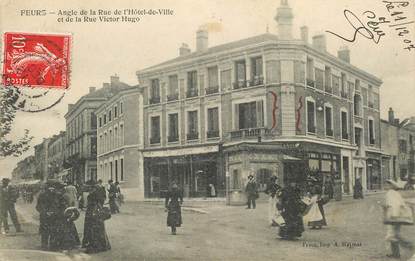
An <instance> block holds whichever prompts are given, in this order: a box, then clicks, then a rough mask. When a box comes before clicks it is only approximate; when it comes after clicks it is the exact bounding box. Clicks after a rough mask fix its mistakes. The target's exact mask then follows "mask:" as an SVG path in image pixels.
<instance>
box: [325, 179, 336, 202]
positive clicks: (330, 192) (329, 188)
mask: <svg viewBox="0 0 415 261" xmlns="http://www.w3.org/2000/svg"><path fill="white" fill-rule="evenodd" d="M324 192H325V194H326V195H327V196H328V197H329V199H333V198H334V181H333V177H332V176H329V177H328V180H327V181H326V183H325V187H324Z"/></svg>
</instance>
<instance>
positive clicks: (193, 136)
mask: <svg viewBox="0 0 415 261" xmlns="http://www.w3.org/2000/svg"><path fill="white" fill-rule="evenodd" d="M186 137H187V140H197V139H199V132H189V133H187V136H186Z"/></svg>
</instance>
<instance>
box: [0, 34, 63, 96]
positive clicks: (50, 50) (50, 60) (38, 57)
mask: <svg viewBox="0 0 415 261" xmlns="http://www.w3.org/2000/svg"><path fill="white" fill-rule="evenodd" d="M3 37H4V56H3V58H4V64H3V84H4V85H6V86H11V85H13V86H17V87H18V86H30V87H33V88H36V87H41V88H57V89H66V88H68V87H69V66H70V53H69V52H70V44H71V35H69V34H61V35H60V34H37V33H14V32H6V33H4V36H3Z"/></svg>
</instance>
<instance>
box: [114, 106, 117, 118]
mask: <svg viewBox="0 0 415 261" xmlns="http://www.w3.org/2000/svg"><path fill="white" fill-rule="evenodd" d="M117 114H118V111H117V106H115V107H114V118H117V117H118V115H117Z"/></svg>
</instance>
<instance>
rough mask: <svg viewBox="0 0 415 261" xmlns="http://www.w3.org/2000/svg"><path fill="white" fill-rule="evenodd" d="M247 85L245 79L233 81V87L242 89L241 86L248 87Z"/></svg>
mask: <svg viewBox="0 0 415 261" xmlns="http://www.w3.org/2000/svg"><path fill="white" fill-rule="evenodd" d="M246 87H248V86H247V81H245V80H240V81H238V82H234V83H233V88H234V89H235V90H236V89H241V88H246Z"/></svg>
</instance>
